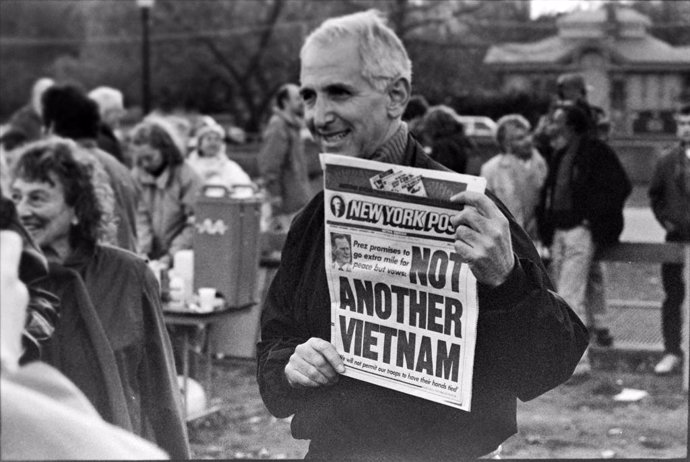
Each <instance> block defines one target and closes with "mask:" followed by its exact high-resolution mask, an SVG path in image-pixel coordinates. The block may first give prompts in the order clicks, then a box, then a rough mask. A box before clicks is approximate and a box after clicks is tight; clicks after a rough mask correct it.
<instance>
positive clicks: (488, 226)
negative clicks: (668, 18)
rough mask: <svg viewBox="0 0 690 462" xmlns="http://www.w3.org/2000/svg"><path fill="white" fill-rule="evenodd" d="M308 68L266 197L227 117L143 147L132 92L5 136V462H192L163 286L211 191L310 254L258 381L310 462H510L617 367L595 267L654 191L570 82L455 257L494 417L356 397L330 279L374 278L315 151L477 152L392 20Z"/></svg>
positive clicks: (658, 203) (34, 116)
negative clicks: (583, 384) (358, 260)
mask: <svg viewBox="0 0 690 462" xmlns="http://www.w3.org/2000/svg"><path fill="white" fill-rule="evenodd" d="M300 59H301V69H300V84H299V85H297V84H294V83H286V84H284V85H282V86H281V87H280V88H279V89H278V91H277V92H276V94H275V98H274V102H275V105H274V108H273V112H272V114H271V116H270V119H268V120H267V124H266V129H265V131H264V133H263V137H262V139H263V141H262V147H261V150H260V152H259V153H258V154H257V162H258V167H259V177H258V178H251V177H250V175H249V174H248V173H247V172H246V171H245V170H244V169H243V168H242V167H241V166H240V165H239V164H238V163H236V162H234V161H233V160H231V159H230V157H229V156H228V152H227V151H226V140H227V137H228V133H227V131H226V129H225V128H224V127H223V126H222V125H221V124H219V123H218V122H216V121H215V120H214V119H213V118H211V117H209V116H204V117H200V118H199V119H198V121H197V123H196V124H195V126H194V127H192V129H191V130H188V131H187V133H184V134H181V132H180V128H179V127H178V126H175V123H174V121H171V120H170V119H169V118H166V117H164V116H162V115H161V114H157V113H152V114H150V115H147V116H146V117H144V118H143V120H141V121H140V122H139V123H137V124H136V125H135V126H133V127H132V128H131V129H129V130H125V129H124V127H123V126H122V125H121V119H122V117H123V116H124V114H125V113H126V111H125V107H124V98H123V95H122V93H121V92H120V91H118V90H117V89H114V88H110V87H98V88H95V89H93V90H92V91H90V92H87V91H86V90H84V89H83V88H81V87H79V86H78V85H74V84H63V83H60V82H56V81H55V80H53V79H50V78H41V79H38V80H37V81H36V82H35V84H34V86H33V89H32V91H31V98H30V101H29V103H27V105H26V106H25V107H23V108H21V109H19V110H18V111H17V112H16V113H15V114H14V115H13V116H12V117H11V118H10V119H9V120H8V121H7V123H6V124H5V125H4V126H3V129H2V132H1V133H0V161H2V169H1V170H2V178H1V180H2V181H1V182H0V192H1V193H2V200H1V202H0V205H1V207H2V208H1V210H0V212H1V213H0V216H1V218H2V220H1V222H0V225H1V228H2V230H3V231H2V235H1V237H2V242H1V244H2V253H3V258H2V270H3V272H2V281H1V282H2V321H3V322H2V329H3V335H2V376H1V378H2V425H3V432H2V448H1V450H2V456H3V458H31V459H41V458H74V459H81V458H122V459H125V458H146V459H157V458H161V457H165V456H166V453H167V456H169V457H171V458H180V459H186V458H189V456H190V450H189V442H188V437H187V429H186V425H185V421H184V412H183V403H182V395H181V394H180V390H179V387H178V381H177V367H176V361H175V349H174V348H173V345H174V344H175V342H174V340H175V332H174V331H173V330H169V329H168V328H166V326H165V322H164V314H163V302H162V298H161V289H160V284H159V282H160V281H159V279H160V274H158V273H157V271H161V270H163V271H166V270H168V269H171V267H172V266H173V264H174V260H175V255H176V254H178V252H180V251H183V250H190V249H192V248H193V237H194V232H195V231H194V217H195V210H194V209H195V202H196V199H197V197H198V195H199V193H200V191H202V189H203V188H204V187H205V186H206V185H211V186H223V187H224V188H225V189H226V190H227V193H228V194H232V195H235V196H236V197H246V196H244V195H246V194H249V195H251V194H255V193H256V192H257V191H259V190H260V189H262V190H263V191H264V194H265V196H264V201H265V203H266V210H267V212H266V214H267V216H266V217H264V218H265V223H266V226H265V229H266V230H270V231H277V232H283V233H287V239H286V242H285V244H284V247H283V249H282V261H281V265H280V267H279V269H278V271H277V274H276V276H275V278H274V279H273V281H272V283H271V285H270V288H269V290H268V293H267V296H266V299H265V303H264V305H263V307H262V310H263V313H262V321H261V340H260V342H259V344H258V353H257V361H258V372H257V379H258V385H259V390H260V393H261V396H262V398H263V400H264V402H265V404H266V406H267V408H268V409H269V411H270V412H271V413H272V414H274V415H275V416H277V417H287V416H291V415H292V416H294V417H293V419H292V424H291V426H292V434H293V436H294V437H295V438H300V439H309V440H310V441H311V443H310V447H309V452H308V454H307V458H315V459H323V460H342V459H349V460H429V459H433V460H451V459H457V458H464V457H479V456H483V455H487V454H490V453H492V452H494V451H496V450H497V449H498V448H500V444H501V443H502V442H503V441H504V440H505V439H506V438H508V437H509V436H510V435H512V434H513V433H515V432H516V400H517V399H521V400H529V399H533V398H535V397H537V396H539V395H541V394H543V393H545V392H546V391H548V390H550V389H552V388H553V387H555V386H558V385H559V384H561V383H563V382H564V381H566V380H567V379H568V378H569V377H571V375H573V374H583V375H584V374H587V373H588V371H589V370H590V368H591V366H590V363H589V359H588V354H587V347H588V345H589V344H590V343H595V344H598V345H600V346H604V347H607V346H611V345H612V344H613V342H614V339H613V337H612V335H611V333H610V331H609V326H608V325H607V320H606V304H605V297H604V287H605V281H604V280H603V272H602V268H601V264H600V263H599V262H598V261H597V260H596V258H595V256H596V253H597V251H598V250H600V249H602V248H604V247H606V246H610V245H612V244H615V243H616V242H617V241H618V239H619V236H620V234H621V232H622V229H623V207H624V204H625V201H626V199H627V198H628V196H629V194H630V192H631V183H630V181H629V179H628V177H627V175H626V172H625V169H624V168H623V166H622V165H621V163H620V161H619V159H618V156H617V155H616V153H615V152H614V150H613V149H612V148H611V146H610V144H609V143H608V130H609V129H610V126H609V125H608V121H607V120H606V119H605V117H604V113H603V111H601V110H600V109H598V108H596V107H594V106H592V105H591V104H590V103H589V102H588V100H587V87H586V85H585V81H584V79H583V78H582V76H581V75H578V74H566V75H563V76H561V77H560V78H559V80H558V93H557V94H556V95H554V98H553V105H552V107H551V108H550V110H549V111H548V113H547V114H544V116H543V117H542V118H541V119H540V120H539V121H538V123H537V124H536V128H533V127H532V124H531V123H530V122H529V121H528V120H527V119H526V118H525V117H523V116H522V115H520V114H506V115H504V116H502V117H501V118H500V119H498V120H497V121H496V132H495V141H496V143H497V146H498V148H499V150H500V152H499V154H497V155H496V156H494V157H492V158H490V159H488V160H487V161H486V162H484V163H483V165H481V169H480V171H479V172H478V173H479V175H480V176H482V177H484V178H486V180H487V192H486V194H478V193H473V192H467V191H465V192H462V193H460V194H457V195H456V196H454V197H453V198H451V200H452V201H453V202H455V203H456V204H457V205H458V212H457V214H456V215H455V216H453V217H452V219H451V222H452V224H453V226H454V229H455V232H454V235H453V239H454V248H455V251H456V252H457V254H458V258H460V259H461V261H462V263H464V264H466V265H467V266H468V267H469V269H470V270H471V271H472V273H473V275H474V276H475V278H476V280H477V287H478V306H479V313H480V314H479V320H478V325H477V332H478V335H477V340H476V352H475V360H474V384H473V387H474V392H473V396H472V400H473V403H472V412H465V411H461V410H458V409H454V408H451V407H447V406H443V405H440V404H436V403H433V402H430V401H426V400H422V399H420V398H417V397H414V396H410V395H405V394H401V393H398V392H395V391H391V390H389V389H386V388H382V387H378V386H374V385H371V384H368V383H364V382H361V381H358V380H354V379H352V378H349V377H347V376H344V375H342V373H343V371H344V365H343V362H342V359H341V357H340V356H339V354H338V352H337V350H336V349H335V347H334V346H333V344H332V343H331V340H330V329H331V328H330V324H331V317H330V307H331V304H330V302H329V292H328V287H327V283H326V265H330V266H331V268H332V269H335V270H341V271H351V270H352V255H351V245H352V243H351V241H350V236H349V235H347V234H332V235H331V236H330V237H328V239H329V240H330V246H331V248H332V249H333V251H332V255H331V256H330V258H328V259H326V258H325V256H324V252H325V249H326V248H327V246H326V242H325V241H326V239H327V236H326V235H325V234H326V233H325V230H324V195H323V192H320V191H319V188H315V187H313V185H312V182H313V181H312V179H313V173H312V172H311V171H310V168H311V167H310V165H312V164H313V162H314V159H312V158H311V157H310V156H312V155H313V153H310V152H309V149H308V148H307V147H306V144H305V141H306V140H309V142H311V143H316V144H317V145H318V146H319V147H320V150H321V151H322V152H329V153H338V154H344V155H347V156H352V157H361V158H365V159H372V160H377V161H380V162H387V163H390V164H395V165H405V166H414V167H419V168H423V169H433V170H443V171H454V172H457V173H467V172H468V162H469V161H470V159H471V158H472V157H473V156H476V146H475V144H474V141H473V140H472V138H471V137H469V136H467V134H466V133H465V127H464V126H463V123H462V122H461V121H460V119H459V117H458V114H457V113H456V112H455V111H454V110H453V109H452V108H450V107H448V106H445V105H435V106H433V105H430V104H429V103H428V102H427V100H426V99H425V98H424V97H423V96H421V95H412V63H411V62H410V60H409V58H408V55H407V51H406V50H405V47H404V46H403V44H402V42H401V41H400V39H399V38H398V37H397V35H396V34H395V33H394V32H393V31H392V30H391V29H390V28H389V27H388V26H387V25H386V24H385V21H384V19H383V18H382V17H381V16H380V14H379V13H377V12H376V11H373V10H370V11H366V12H360V13H355V14H351V15H346V16H342V17H337V18H331V19H328V20H326V21H325V22H324V23H322V24H321V25H320V26H319V27H318V28H316V29H315V30H314V31H313V32H312V33H311V34H310V35H309V36H308V37H307V38H306V40H305V42H304V44H303V46H302V49H301V51H300ZM677 124H678V138H679V144H678V146H677V147H676V148H674V149H673V150H672V151H671V152H669V153H668V154H667V155H665V156H664V157H663V158H662V159H661V160H660V161H659V163H658V165H657V167H656V169H655V171H654V174H653V179H652V182H651V187H650V190H649V195H650V199H651V206H652V210H653V211H654V214H655V216H656V217H657V219H658V220H659V222H660V223H661V224H662V226H663V227H664V229H665V230H666V231H667V240H668V241H673V242H688V241H690V207H689V206H688V204H690V106H685V107H684V108H683V109H682V110H681V111H680V112H679V114H678V116H677ZM181 135H184V136H181ZM188 140H192V142H189V141H188ZM461 206H462V207H461ZM331 207H332V209H333V214H334V215H336V216H340V214H341V213H342V210H339V209H338V208H339V206H338V205H337V204H335V203H331ZM218 251H219V252H222V249H218ZM327 262H331V263H327ZM154 269H155V270H156V272H154ZM681 274H682V266H681V265H678V264H665V265H664V266H663V268H662V279H663V286H664V290H665V292H666V295H667V297H666V300H665V301H664V303H663V310H662V311H663V318H662V321H663V336H664V342H665V350H666V351H665V353H666V354H665V356H664V358H663V359H662V361H661V362H660V363H659V364H658V365H657V367H656V372H657V373H659V374H666V373H670V372H673V371H675V370H677V369H678V368H679V367H680V363H681V349H680V325H681V320H680V306H681V304H682V301H683V298H684V297H685V296H686V294H685V293H684V289H683V287H684V286H683V283H682V279H681ZM6 318H7V319H8V321H7V322H6ZM6 332H7V333H6ZM499 334H500V335H499ZM171 339H172V340H173V341H172V342H171ZM29 402H33V403H36V404H33V405H28V404H25V405H22V403H29ZM90 435H91V436H90ZM145 440H148V441H145ZM156 446H158V447H159V448H161V449H162V450H163V451H161V450H160V449H158V448H156Z"/></svg>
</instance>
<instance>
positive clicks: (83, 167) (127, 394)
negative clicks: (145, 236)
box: [11, 137, 189, 458]
mask: <svg viewBox="0 0 690 462" xmlns="http://www.w3.org/2000/svg"><path fill="white" fill-rule="evenodd" d="M95 162H96V160H95V159H93V158H92V157H91V156H89V155H88V154H87V153H85V152H84V151H83V148H81V147H80V146H78V145H77V144H76V143H74V142H72V141H70V140H65V139H60V138H56V137H53V138H50V139H47V140H45V141H40V142H36V143H32V144H29V145H27V146H26V148H25V150H24V151H23V152H22V155H21V156H20V157H19V160H18V161H17V165H16V168H15V170H14V171H13V177H12V182H11V193H12V199H13V201H14V203H15V205H16V208H17V213H18V216H19V220H20V222H21V224H22V225H23V226H24V228H26V230H27V231H28V232H29V234H30V235H31V237H32V238H33V240H34V241H35V242H36V244H37V245H38V246H39V247H40V249H41V250H42V251H43V253H44V254H45V256H46V258H47V260H48V262H49V264H50V267H49V274H48V281H47V282H46V288H47V289H48V290H50V291H51V292H53V293H55V295H57V296H58V297H59V298H60V299H61V303H63V304H68V303H69V304H72V303H74V304H78V305H91V306H92V307H93V310H94V311H95V313H96V316H97V320H96V322H95V323H94V324H95V326H96V327H98V325H100V329H101V332H102V333H104V334H105V338H103V337H101V338H100V339H99V340H98V342H97V343H96V344H95V345H96V346H97V347H98V348H99V352H97V353H96V357H97V358H103V359H106V360H108V361H109V362H108V364H103V363H101V362H99V361H98V359H97V360H96V361H95V362H94V363H84V364H81V367H75V365H74V364H73V363H71V364H73V367H71V368H66V370H67V371H69V372H70V373H71V374H72V377H70V378H72V380H74V381H75V383H77V384H78V385H79V386H80V388H81V389H82V391H83V392H84V393H85V394H86V395H87V396H88V397H89V398H90V399H91V400H92V403H93V404H94V406H95V407H97V408H98V409H99V411H100V412H101V414H102V415H103V417H104V418H105V419H108V420H109V421H110V422H111V423H113V424H116V425H118V426H121V427H122V428H125V429H126V430H129V431H131V432H133V433H135V434H137V435H139V436H142V437H143V438H145V439H148V440H150V441H152V442H154V443H156V444H158V445H159V446H161V447H162V448H163V449H165V450H166V451H167V452H168V453H169V454H170V456H171V457H172V458H188V457H189V445H188V441H187V432H186V426H185V422H184V419H183V418H182V403H181V401H182V396H181V394H180V391H179V388H178V386H177V377H176V372H175V365H174V363H173V354H172V348H171V345H170V340H169V338H168V335H167V332H166V329H165V322H164V319H163V312H162V307H161V300H160V293H159V286H158V282H157V281H156V277H155V276H154V274H153V272H152V271H151V269H150V268H149V267H148V265H147V264H146V262H145V261H144V260H143V259H141V258H139V257H137V256H136V255H135V254H133V253H131V252H128V251H126V250H123V249H119V248H117V247H112V246H108V245H103V244H101V243H100V242H99V239H100V236H101V235H102V231H103V227H104V223H103V220H102V218H103V214H102V210H103V208H104V206H105V205H106V204H102V197H99V196H98V194H97V193H96V188H95V184H94V183H95V182H96V180H95V178H94V177H93V174H92V172H93V164H94V163H95ZM75 273H76V274H75ZM65 274H68V275H71V276H72V279H71V281H72V282H74V284H71V285H69V284H65V279H64V275H65ZM75 275H76V276H78V277H77V278H74V276H75ZM66 309H67V308H65V307H63V308H62V311H65V310H66ZM71 309H72V310H73V311H74V310H75V307H74V306H71ZM58 328H60V327H58ZM65 334H66V337H67V339H68V340H71V341H76V340H78V339H75V338H74V337H73V335H70V334H73V332H64V331H63V335H65ZM92 339H93V337H92ZM74 345H79V344H78V343H75V344H74ZM82 347H83V349H84V350H85V351H82V348H78V347H77V348H75V350H74V351H72V352H71V353H72V356H74V357H81V356H82V355H87V354H91V352H90V351H89V348H87V343H86V342H85V343H83V344H82ZM73 359H74V358H72V357H69V358H63V360H65V361H68V362H69V361H70V360H73ZM63 364H64V363H63ZM105 366H107V367H105ZM113 366H114V367H113ZM97 369H100V372H102V374H103V375H101V376H99V375H98V374H96V375H93V372H94V370H97ZM66 375H67V372H66ZM87 376H88V377H92V381H90V380H89V379H87V378H85V377H87Z"/></svg>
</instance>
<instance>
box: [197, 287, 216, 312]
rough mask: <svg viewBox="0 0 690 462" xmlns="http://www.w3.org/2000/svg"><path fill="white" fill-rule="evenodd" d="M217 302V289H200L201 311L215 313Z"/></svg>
mask: <svg viewBox="0 0 690 462" xmlns="http://www.w3.org/2000/svg"><path fill="white" fill-rule="evenodd" d="M215 301H216V288H215V287H201V288H199V309H200V310H201V311H203V312H208V311H213V308H214V306H213V305H214V302H215Z"/></svg>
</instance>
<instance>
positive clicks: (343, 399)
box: [258, 138, 588, 460]
mask: <svg viewBox="0 0 690 462" xmlns="http://www.w3.org/2000/svg"><path fill="white" fill-rule="evenodd" d="M403 164H404V165H411V166H414V167H420V168H429V169H440V170H445V169H444V168H443V167H442V166H440V165H439V164H438V163H436V162H434V161H433V160H431V159H429V157H428V156H426V155H425V154H424V153H423V151H422V149H421V147H420V146H419V145H418V144H417V143H416V142H415V141H414V140H413V139H412V138H409V139H408V145H407V149H406V152H405V159H404V162H403ZM490 197H492V199H494V201H495V202H496V203H497V205H499V207H500V208H501V210H502V211H503V213H504V214H506V215H507V216H508V218H509V220H510V227H511V233H512V239H513V250H514V252H515V254H516V256H517V258H516V265H515V268H514V270H513V271H512V273H511V274H510V276H509V277H508V280H507V281H506V282H505V283H504V284H502V285H501V286H499V287H497V288H494V289H489V288H488V287H485V286H483V285H482V284H479V285H478V293H479V319H478V324H477V341H476V350H475V367H474V378H473V388H472V393H473V395H472V412H464V411H460V410H457V409H454V408H450V407H447V406H443V405H441V404H437V403H433V402H430V401H427V400H423V399H420V398H417V397H414V396H411V395H407V394H403V393H400V392H396V391H392V390H390V389H387V388H382V387H378V386H376V385H372V384H369V383H366V382H362V381H359V380H355V379H351V378H348V377H346V376H341V377H340V380H339V382H338V383H337V384H335V385H333V386H329V387H318V388H312V389H300V390H297V389H293V388H291V387H290V385H289V384H288V382H287V379H286V378H285V374H284V369H285V366H286V364H287V362H288V360H289V358H290V356H291V355H292V353H293V352H294V350H295V347H296V346H297V345H299V344H301V343H304V342H305V341H306V340H308V339H309V338H310V337H320V338H323V339H326V340H330V298H329V294H328V285H327V281H326V273H325V268H324V211H323V203H324V196H323V193H320V194H318V195H317V196H316V197H315V198H314V199H313V200H312V201H311V202H310V203H309V204H308V205H307V206H306V208H305V209H304V210H303V211H302V212H301V213H300V215H299V216H298V217H297V218H296V219H295V221H294V222H293V225H292V227H291V229H290V231H289V233H288V236H287V241H286V243H285V246H284V249H283V253H282V259H281V266H280V268H279V269H278V272H277V274H276V276H275V279H274V280H273V283H272V284H271V287H270V289H269V292H268V295H267V299H266V301H265V306H264V311H263V315H262V332H261V339H262V340H261V342H259V345H258V382H259V388H260V391H261V395H262V398H263V400H264V403H265V404H266V406H267V407H268V409H269V411H270V412H271V413H272V414H274V415H275V416H277V417H287V416H289V415H292V414H294V418H293V420H292V424H291V425H292V434H293V436H294V437H295V438H299V439H311V440H312V441H311V446H310V455H313V456H315V457H326V458H329V459H332V460H334V459H342V458H348V459H352V460H367V459H369V460H449V459H452V460H458V459H459V458H463V457H476V456H480V455H483V454H486V453H488V452H490V451H492V450H494V449H495V448H496V447H497V446H498V445H499V444H500V443H501V442H503V441H504V440H505V439H506V438H508V437H509V436H511V435H512V434H514V433H515V432H516V430H517V425H516V398H520V399H521V400H530V399H533V398H535V397H537V396H539V395H541V394H542V393H544V392H546V391H548V390H550V389H551V388H553V387H555V386H557V385H558V384H560V383H562V382H563V381H565V380H566V379H567V378H568V377H570V375H571V374H572V371H573V369H574V367H575V365H576V364H577V362H578V360H579V359H580V357H581V356H582V353H583V352H584V350H585V348H586V346H587V338H588V337H587V331H586V329H585V327H584V326H583V325H582V323H581V322H580V321H579V319H578V318H577V316H576V315H575V314H574V313H573V312H572V311H571V310H570V308H569V307H568V305H567V304H566V303H565V301H563V299H562V298H560V297H559V296H558V295H556V294H555V293H554V292H553V290H552V285H551V283H550V281H549V279H548V277H547V276H546V272H545V269H544V267H543V266H542V264H541V261H540V259H539V256H538V255H537V253H536V251H535V249H534V247H533V246H532V243H531V240H530V239H529V237H528V236H527V235H526V234H525V232H524V231H523V230H522V229H521V228H520V227H519V226H518V225H517V224H516V222H515V221H514V219H513V218H512V217H511V216H510V214H509V213H508V212H507V209H506V208H505V206H503V205H502V204H500V202H498V201H497V200H496V199H495V198H494V196H493V195H490Z"/></svg>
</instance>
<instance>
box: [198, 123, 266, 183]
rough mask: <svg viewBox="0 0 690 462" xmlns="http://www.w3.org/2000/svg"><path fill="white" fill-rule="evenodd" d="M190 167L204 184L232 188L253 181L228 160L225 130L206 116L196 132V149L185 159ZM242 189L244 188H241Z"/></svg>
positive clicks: (235, 163) (237, 165)
mask: <svg viewBox="0 0 690 462" xmlns="http://www.w3.org/2000/svg"><path fill="white" fill-rule="evenodd" d="M187 162H188V163H189V165H191V167H192V168H193V169H194V170H196V172H197V173H198V174H199V175H200V176H201V178H202V179H203V180H204V184H213V185H221V186H225V187H226V188H228V189H230V190H233V189H237V191H238V192H239V190H240V188H242V187H245V186H246V187H248V189H250V192H251V188H253V183H252V180H251V178H250V177H249V175H248V174H247V172H245V171H244V170H243V169H242V167H240V166H239V164H238V163H237V162H234V161H232V160H230V159H229V158H228V156H227V154H226V152H225V130H224V129H223V127H221V126H220V125H219V124H218V123H216V121H215V120H213V119H212V118H210V117H208V118H207V123H205V124H204V125H203V126H201V128H199V130H198V131H197V134H196V149H195V150H194V151H192V153H191V154H190V155H189V158H188V159H187ZM242 189H244V188H242Z"/></svg>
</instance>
